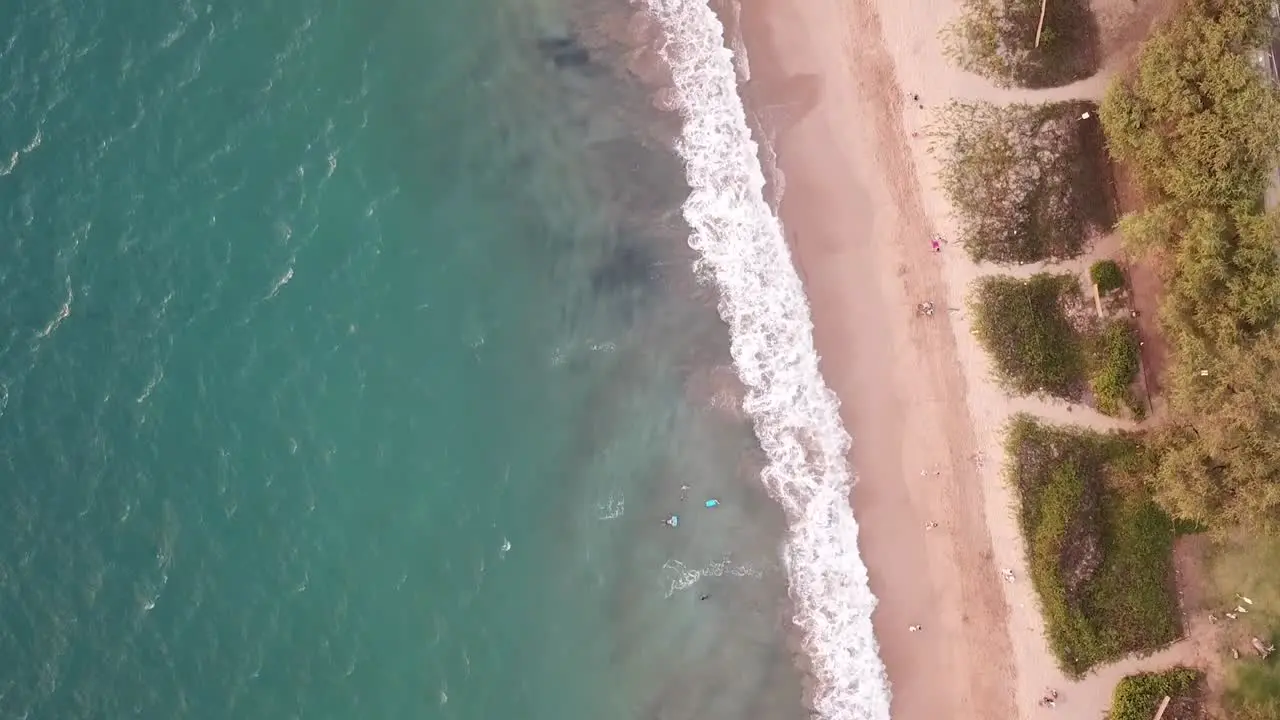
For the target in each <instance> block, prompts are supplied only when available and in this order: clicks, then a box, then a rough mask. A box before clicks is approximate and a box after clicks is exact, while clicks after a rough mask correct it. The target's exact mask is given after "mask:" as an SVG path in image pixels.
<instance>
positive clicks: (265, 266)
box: [0, 0, 805, 720]
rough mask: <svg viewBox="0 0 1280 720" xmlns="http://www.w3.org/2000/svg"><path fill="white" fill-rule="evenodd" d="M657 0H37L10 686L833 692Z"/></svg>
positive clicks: (556, 705) (3, 574)
mask: <svg viewBox="0 0 1280 720" xmlns="http://www.w3.org/2000/svg"><path fill="white" fill-rule="evenodd" d="M628 12H629V10H628V9H627V5H626V3H624V2H621V0H616V1H615V0H601V2H600V3H598V4H596V5H589V4H581V3H573V4H572V5H570V3H569V2H568V0H565V1H564V2H558V1H556V0H541V1H540V2H532V1H530V0H523V1H521V0H387V1H384V2H359V1H356V0H266V1H259V2H248V1H246V0H213V1H212V2H187V3H140V2H102V1H100V0H99V1H97V2H90V1H87V0H15V2H14V3H10V5H9V6H7V7H6V12H5V20H4V22H3V23H2V24H0V173H2V174H0V321H2V322H0V524H2V525H0V526H2V527H3V536H0V537H2V539H0V658H2V659H0V664H2V665H3V667H4V671H3V673H0V717H3V718H32V719H35V718H51V719H57V720H72V719H76V718H124V717H132V718H157V719H165V720H169V719H178V718H253V719H257V718H262V719H264V720H265V719H268V718H269V719H271V720H280V719H286V718H456V719H458V720H489V719H496V718H522V719H529V720H537V719H540V718H547V719H548V720H550V719H551V718H555V719H557V720H595V719H601V718H610V719H611V720H625V719H627V718H666V719H671V720H677V719H680V718H699V719H700V720H707V719H714V718H726V719H728V718H735V719H740V718H756V717H758V718H770V719H773V720H776V719H785V718H795V717H802V716H804V714H805V713H804V712H803V710H802V703H801V688H800V681H799V679H798V677H797V675H796V673H795V672H794V671H793V670H792V666H793V657H792V653H791V651H790V650H789V649H788V645H787V643H786V642H785V641H784V634H785V633H786V624H785V622H784V620H785V618H786V617H787V615H788V607H787V605H786V603H785V582H784V573H783V569H782V567H781V561H780V559H779V548H780V546H781V542H782V541H781V537H782V525H783V518H782V514H781V511H780V510H779V509H778V508H777V506H776V504H775V503H773V502H771V501H770V500H769V499H768V498H767V497H766V496H765V494H764V491H763V489H762V486H761V485H760V483H759V482H758V481H757V479H756V476H757V475H758V472H759V466H760V463H761V459H760V457H759V455H760V453H759V450H758V446H757V443H756V441H755V440H754V438H753V435H752V433H751V428H750V426H749V424H748V423H747V422H746V420H745V419H744V418H743V417H742V416H741V415H740V413H738V412H736V411H735V410H734V409H733V405H734V403H733V402H732V401H731V398H732V397H734V394H735V393H736V392H737V390H736V386H735V383H734V381H733V373H732V370H731V368H730V365H731V363H730V360H729V357H728V350H727V346H728V332H727V330H726V329H725V327H724V325H723V323H722V322H721V321H720V320H719V319H718V317H717V315H716V312H715V304H716V302H717V298H716V294H715V291H714V290H713V289H711V288H710V287H709V286H707V285H706V283H700V282H698V281H697V280H696V278H695V276H694V273H693V269H692V268H693V263H694V257H693V255H692V253H691V251H690V250H689V249H688V248H687V245H686V244H685V240H686V235H687V232H688V231H687V228H686V227H685V226H684V224H683V221H682V220H681V219H680V214H679V206H680V204H681V203H682V202H683V200H684V198H685V195H686V194H687V192H688V188H687V186H686V184H685V181H684V176H683V173H682V168H681V165H680V163H679V161H678V160H677V159H676V157H675V156H674V154H673V153H671V152H670V151H668V150H667V149H666V147H667V144H668V143H667V142H666V140H664V138H665V139H667V140H669V138H670V137H671V136H672V134H673V129H672V125H673V120H672V118H671V117H669V116H663V115H659V114H658V113H657V111H655V110H653V109H652V103H650V101H649V97H648V90H647V89H646V88H642V87H640V86H638V85H636V84H634V83H633V82H632V81H630V80H628V79H627V76H626V74H625V73H623V72H620V71H619V68H620V67H622V65H623V61H624V54H625V53H626V51H627V50H628V48H627V47H626V46H625V44H620V43H612V42H610V41H609V40H608V37H610V36H609V34H608V33H607V32H603V31H600V28H607V27H614V26H617V24H618V22H623V23H625V18H626V17H627V14H628ZM611 23H613V24H612V25H611ZM593 32H595V34H594V35H593V34H592V33H593ZM572 38H594V39H593V40H591V42H590V43H588V44H589V48H587V49H584V47H583V45H582V44H581V43H580V42H579V41H578V40H574V39H572ZM582 42H586V40H585V39H584V40H582ZM682 485H688V486H689V489H688V490H687V491H686V492H687V495H688V499H687V500H681V494H682V491H681V486H682ZM710 497H715V498H717V499H719V500H720V501H721V505H720V507H718V508H716V509H714V510H708V509H706V508H703V507H702V503H703V501H704V500H705V499H707V498H710ZM671 513H677V514H678V515H679V516H680V523H679V527H677V528H669V527H666V526H665V525H663V523H662V520H663V519H664V518H666V517H667V516H668V515H669V514H671ZM704 595H708V596H709V597H707V599H705V600H700V599H699V598H700V597H702V596H704Z"/></svg>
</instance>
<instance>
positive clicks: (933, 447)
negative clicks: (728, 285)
mask: <svg viewBox="0 0 1280 720" xmlns="http://www.w3.org/2000/svg"><path fill="white" fill-rule="evenodd" d="M1164 5H1165V4H1163V3H1155V4H1143V6H1142V7H1141V8H1139V9H1135V6H1134V4H1133V3H1132V2H1129V1H1128V0H1124V1H1123V2H1120V1H1118V0H1099V2H1097V3H1096V4H1095V10H1096V12H1097V15H1098V17H1099V22H1100V25H1101V26H1102V52H1103V58H1104V60H1103V64H1104V70H1103V72H1101V73H1099V74H1098V75H1096V76H1094V77H1092V78H1090V79H1088V80H1085V81H1082V82H1080V83H1076V84H1075V85H1071V86H1068V87H1063V88H1056V89H1051V90H1046V91H1025V90H1016V89H1014V90H1009V89H1000V88H996V87H994V86H992V85H991V84H990V83H988V82H987V81H985V80H983V79H981V78H978V77H975V76H972V75H967V74H965V73H963V72H961V71H960V70H959V69H957V68H955V67H954V66H953V65H951V64H950V63H949V62H948V61H947V60H946V59H945V58H944V57H943V53H942V49H941V47H939V43H938V40H937V38H938V34H939V31H940V30H941V29H942V27H943V26H944V25H945V24H946V23H947V22H948V21H950V19H951V18H953V17H954V16H955V15H956V14H957V13H958V11H959V7H960V3H959V2H958V0H808V1H807V2H804V3H791V2H785V1H784V0H766V1H765V2H762V3H752V4H751V5H750V7H743V9H742V13H741V21H740V22H741V27H740V31H741V34H742V37H743V40H744V42H745V45H746V48H747V51H748V54H749V56H750V60H751V62H750V71H751V78H750V81H749V82H748V83H747V88H746V96H747V101H748V106H749V114H751V115H753V116H754V117H753V120H754V121H755V123H756V125H757V127H758V131H759V132H760V133H761V134H762V135H763V136H764V139H765V140H766V141H767V142H768V143H769V144H770V145H771V146H772V148H773V151H774V152H776V155H777V169H778V171H779V177H781V178H782V183H781V184H782V190H783V192H782V200H781V204H780V208H779V212H780V215H781V217H782V220H783V223H784V225H785V227H786V231H787V233H788V238H789V241H790V243H791V245H792V249H793V257H794V262H795V264H796V266H797V268H798V270H799V271H800V273H801V276H802V278H803V279H804V282H805V286H806V291H807V293H808V295H809V300H810V303H811V306H812V313H813V320H814V324H815V342H816V343H817V346H818V350H819V352H820V354H821V356H822V372H823V374H824V376H825V377H826V379H827V382H828V383H829V384H830V385H831V386H832V388H833V389H834V390H835V391H836V392H837V393H838V394H839V396H840V398H841V400H842V416H843V419H844V422H845V424H846V426H847V428H848V430H849V432H850V434H851V435H852V436H853V449H852V452H851V457H850V462H851V464H852V466H853V468H854V469H855V471H856V472H857V474H858V476H859V482H858V484H857V486H856V488H855V490H854V493H853V497H852V503H853V506H854V511H855V514H856V515H857V517H858V520H859V523H860V524H861V535H860V537H859V545H860V547H861V551H862V554H863V557H864V558H865V560H866V563H867V566H868V568H869V570H870V574H871V583H872V589H873V591H874V592H875V593H876V595H877V597H878V598H879V599H880V605H879V608H878V609H877V611H876V615H875V627H876V635H877V638H878V640H879V642H880V645H881V655H882V657H883V659H884V661H885V664H886V666H887V669H888V673H889V678H890V681H891V682H892V690H893V717H894V718H895V719H896V720H916V719H920V720H923V719H925V718H929V719H933V718H940V717H946V718H983V719H989V718H1029V717H1042V716H1046V717H1054V716H1061V715H1062V713H1063V711H1064V710H1065V711H1067V713H1068V715H1067V716H1069V717H1082V718H1085V717H1088V718H1092V717H1098V716H1099V714H1100V713H1101V712H1103V711H1104V710H1105V709H1106V708H1107V706H1108V703H1109V700H1110V695H1111V691H1112V689H1113V688H1114V685H1115V682H1116V681H1117V680H1118V679H1119V678H1120V677H1122V676H1123V675H1125V674H1128V673H1130V672H1134V671H1136V670H1140V669H1148V668H1156V667H1164V666H1167V665H1169V664H1172V663H1174V662H1178V661H1188V660H1192V659H1195V658H1197V657H1199V656H1200V655H1201V654H1202V648H1201V647H1200V646H1199V644H1198V643H1196V642H1194V641H1188V642H1182V643H1178V644H1175V645H1174V646H1173V647H1171V648H1169V649H1167V650H1165V651H1162V652H1160V653H1157V654H1155V655H1153V656H1151V657H1148V658H1145V659H1143V660H1126V661H1123V662H1121V663H1117V664H1115V665H1111V666H1107V667H1105V668H1102V669H1100V670H1099V671H1097V672H1095V673H1092V674H1091V675H1089V676H1088V677H1086V678H1085V679H1084V680H1082V681H1080V682H1069V681H1068V680H1067V679H1066V678H1065V677H1064V676H1063V675H1062V674H1061V672H1060V671H1059V670H1058V669H1057V667H1056V665H1055V663H1054V660H1053V658H1052V656H1051V655H1050V654H1049V651H1048V648H1047V646H1046V643H1045V641H1044V639H1043V626H1042V621H1041V619H1040V615H1039V612H1038V609H1037V605H1036V600H1035V598H1034V595H1033V593H1032V588H1031V584H1030V582H1029V580H1026V579H1025V578H1026V577H1027V575H1026V572H1025V571H1024V565H1025V563H1024V559H1023V550H1022V541H1021V538H1020V537H1019V534H1018V531H1017V528H1016V525H1015V522H1014V520H1013V517H1012V515H1011V512H1010V510H1009V508H1010V503H1011V497H1010V494H1009V493H1008V491H1007V490H1006V489H1005V487H1004V484H1003V481H1002V479H1001V465H1002V463H1003V457H1002V455H1003V453H1002V448H1001V442H1002V435H1001V430H1002V428H1003V426H1004V424H1005V422H1006V421H1007V420H1008V418H1009V417H1010V416H1011V415H1012V414H1013V413H1015V412H1018V411H1030V412H1034V413H1036V414H1037V415H1039V416H1041V417H1044V418H1047V419H1050V420H1054V421H1057V422H1070V423H1076V424H1084V425H1088V426H1091V427H1095V428H1112V427H1119V425H1118V423H1117V422H1116V421H1113V420H1110V419H1108V418H1105V417H1103V416H1101V415H1098V414H1097V413H1095V412H1093V411H1092V410H1090V409H1089V408H1085V407H1082V406H1075V407H1071V406H1068V405H1067V404H1065V403H1046V402H1042V401H1040V400H1035V399H1027V398H1010V397H1008V396H1007V395H1005V394H1004V393H1003V392H1001V391H1000V390H999V389H998V388H996V387H995V386H994V383H992V382H991V380H990V370H989V365H988V361H987V358H986V356H985V355H984V353H983V352H982V351H981V349H980V348H979V347H978V345H977V342H976V340H975V339H974V338H973V337H972V336H971V334H970V326H969V324H968V321H967V319H966V318H965V311H964V309H963V308H964V307H965V301H964V298H965V295H966V293H967V292H968V287H969V284H970V282H971V281H972V280H973V279H974V278H976V277H978V276H980V275H982V274H986V273H990V272H993V271H996V270H998V268H994V267H979V266H976V265H974V264H973V263H971V262H970V261H969V260H968V258H967V257H966V256H965V255H964V253H963V250H962V249H960V248H957V247H954V246H947V247H944V250H943V252H941V253H934V252H932V249H931V247H930V243H929V238H930V236H931V234H932V233H934V232H938V233H941V234H942V235H943V237H955V227H954V225H952V224H951V221H950V218H949V211H948V207H947V203H946V201H945V198H944V197H942V195H941V193H940V191H939V190H938V189H937V188H936V183H935V181H934V179H933V178H934V177H935V172H936V162H935V160H934V159H933V158H931V157H930V156H929V154H928V152H927V149H926V147H925V140H924V137H923V136H924V134H925V133H924V130H925V128H926V126H927V124H928V123H929V122H930V120H931V118H932V112H933V111H934V110H935V109H936V108H938V107H940V106H941V105H943V104H945V103H946V102H947V101H949V100H951V99H953V98H963V99H982V100H990V101H994V102H1012V101H1045V100H1063V99H1076V98H1079V99H1087V100H1095V101H1096V100H1098V99H1100V98H1101V95H1102V93H1103V91H1104V90H1105V87H1106V83H1107V80H1108V78H1109V76H1110V74H1111V72H1113V71H1114V68H1115V67H1116V66H1118V65H1119V64H1122V63H1123V62H1124V61H1125V59H1126V58H1127V57H1129V56H1130V54H1131V53H1132V52H1133V51H1134V50H1135V49H1136V47H1137V44H1138V42H1140V40H1141V39H1142V38H1143V37H1145V35H1146V33H1147V29H1148V27H1149V26H1150V24H1151V22H1152V20H1153V18H1155V17H1157V16H1158V15H1159V13H1160V12H1161V10H1162V7H1163V6H1164ZM915 95H918V96H919V100H918V101H916V100H914V99H913V96H915ZM766 154H767V153H766ZM1114 242H1115V241H1114V238H1103V239H1100V240H1099V245H1103V244H1107V243H1110V244H1111V246H1112V247H1114ZM1081 262H1083V261H1081ZM1068 265H1070V266H1071V269H1075V267H1076V265H1079V266H1080V267H1083V265H1082V264H1080V263H1074V264H1068ZM1033 269H1034V268H1031V267H1030V266H1029V267H1027V268H1020V269H1018V270H1017V274H1023V273H1024V272H1029V271H1031V270H1033ZM924 301H932V302H934V303H936V306H937V308H938V312H937V313H936V314H935V315H934V316H933V317H923V316H919V315H918V314H917V312H916V306H917V304H918V303H920V302H924ZM932 523H937V526H936V527H934V528H931V529H930V528H927V527H926V526H927V524H932ZM1006 568H1008V569H1011V570H1013V571H1014V573H1015V577H1016V580H1015V581H1014V582H1012V583H1009V582H1005V581H1003V580H1002V579H1001V571H1002V570H1003V569H1006ZM911 625H920V626H922V629H921V631H919V632H909V630H908V627H909V626H911ZM1192 635H1194V632H1193V633H1192ZM1050 687H1052V688H1055V689H1059V690H1060V692H1061V693H1062V697H1061V701H1060V702H1059V706H1058V708H1057V709H1056V715H1055V714H1052V713H1054V712H1055V711H1054V710H1050V709H1047V708H1042V707H1039V706H1038V704H1037V700H1038V699H1039V698H1040V697H1041V696H1042V695H1043V692H1044V690H1045V689H1046V688H1050Z"/></svg>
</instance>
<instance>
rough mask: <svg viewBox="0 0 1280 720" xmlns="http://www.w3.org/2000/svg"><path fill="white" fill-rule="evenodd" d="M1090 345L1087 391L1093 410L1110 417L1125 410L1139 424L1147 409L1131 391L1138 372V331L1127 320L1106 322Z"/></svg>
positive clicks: (1118, 414)
mask: <svg viewBox="0 0 1280 720" xmlns="http://www.w3.org/2000/svg"><path fill="white" fill-rule="evenodd" d="M1090 344H1091V345H1092V346H1093V352H1092V353H1091V357H1090V363H1089V364H1090V371H1089V389H1090V391H1092V392H1093V401H1094V407H1096V408H1097V409H1098V411H1099V412H1102V413H1104V414H1107V415H1112V416H1120V415H1121V414H1122V413H1123V412H1124V411H1125V410H1127V411H1128V412H1129V413H1131V414H1132V415H1133V417H1134V418H1136V419H1139V420H1141V419H1142V418H1143V417H1145V416H1146V408H1145V407H1143V405H1142V399H1141V398H1140V397H1138V394H1137V393H1135V392H1134V391H1133V383H1134V381H1135V380H1137V378H1138V370H1139V366H1138V331H1137V329H1136V328H1134V326H1133V325H1132V324H1131V323H1130V322H1129V321H1128V320H1108V321H1107V322H1106V323H1104V324H1103V326H1102V330H1101V331H1100V332H1099V333H1098V334H1097V336H1096V337H1094V338H1093V339H1092V341H1091V343H1090Z"/></svg>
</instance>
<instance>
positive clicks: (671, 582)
mask: <svg viewBox="0 0 1280 720" xmlns="http://www.w3.org/2000/svg"><path fill="white" fill-rule="evenodd" d="M662 570H663V577H664V579H665V580H666V585H667V594H666V597H671V596H672V595H675V594H676V593H678V592H680V591H682V590H688V589H689V588H691V587H693V586H694V584H696V583H697V582H698V581H699V580H701V579H702V578H704V577H724V576H726V575H728V576H730V577H752V578H758V577H761V576H762V573H761V572H760V571H759V570H757V569H755V568H754V567H752V566H751V565H748V564H742V565H737V564H734V562H733V561H732V560H731V559H730V558H729V557H728V556H725V557H723V558H721V559H719V560H716V561H714V562H711V563H708V564H707V566H706V567H702V568H691V567H689V566H688V565H685V564H684V563H682V562H680V561H679V560H668V561H666V562H665V563H663V565H662Z"/></svg>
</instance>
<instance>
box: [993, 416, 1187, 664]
mask: <svg viewBox="0 0 1280 720" xmlns="http://www.w3.org/2000/svg"><path fill="white" fill-rule="evenodd" d="M1006 448H1007V450H1008V453H1009V458H1010V462H1009V466H1008V470H1007V472H1008V480H1009V483H1010V485H1011V486H1012V487H1013V489H1014V492H1015V495H1016V498H1017V501H1016V502H1017V504H1016V513H1017V516H1018V523H1019V527H1020V528H1021V530H1022V533H1023V537H1024V538H1025V539H1026V543H1027V556H1028V566H1029V568H1030V573H1031V582H1032V585H1033V586H1034V587H1035V590H1036V594H1037V595H1038V596H1039V598H1040V606H1041V611H1042V612H1043V613H1044V619H1045V632H1046V635H1047V637H1048V640H1049V647H1050V649H1051V650H1052V651H1053V653H1054V655H1055V656H1056V657H1057V659H1058V662H1059V664H1060V665H1061V666H1062V669H1063V671H1064V672H1066V673H1067V674H1069V675H1072V676H1079V675H1081V674H1083V673H1085V672H1086V671H1087V670H1088V669H1089V668H1091V667H1093V666H1094V665H1097V664H1098V663H1102V662H1107V661H1110V660H1114V659H1116V658H1119V657H1121V656H1123V655H1125V654H1127V653H1130V652H1135V651H1142V650H1151V649H1154V648H1157V647H1160V646H1162V645H1164V644H1166V643H1168V642H1170V641H1172V640H1173V639H1174V638H1176V637H1177V635H1178V632H1179V616H1178V611H1177V601H1176V599H1175V597H1174V594H1173V587H1172V573H1173V560H1172V552H1173V538H1174V529H1173V523H1172V521H1171V520H1170V519H1169V517H1168V516H1167V515H1165V514H1164V513H1163V512H1162V511H1161V510H1160V509H1159V508H1158V507H1157V506H1156V505H1155V504H1154V503H1153V502H1152V501H1151V499H1150V497H1149V496H1148V494H1147V492H1146V489H1145V487H1144V483H1143V478H1144V477H1145V475H1146V473H1147V472H1149V469H1150V464H1151V462H1152V461H1151V458H1150V457H1149V456H1148V455H1147V454H1146V453H1145V452H1144V451H1143V449H1142V448H1141V446H1140V445H1139V444H1138V443H1137V442H1136V441H1135V440H1133V439H1132V438H1129V437H1126V436H1122V435H1115V434H1110V435H1103V434H1098V433H1093V432H1089V431H1086V430H1083V429H1078V428H1063V427H1053V426H1048V425H1043V424H1040V423H1038V422H1037V421H1036V420H1034V419H1032V418H1031V417H1030V416H1028V415H1019V416H1017V417H1015V418H1014V419H1013V421H1012V422H1011V424H1010V427H1009V432H1008V435H1007V438H1006Z"/></svg>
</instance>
